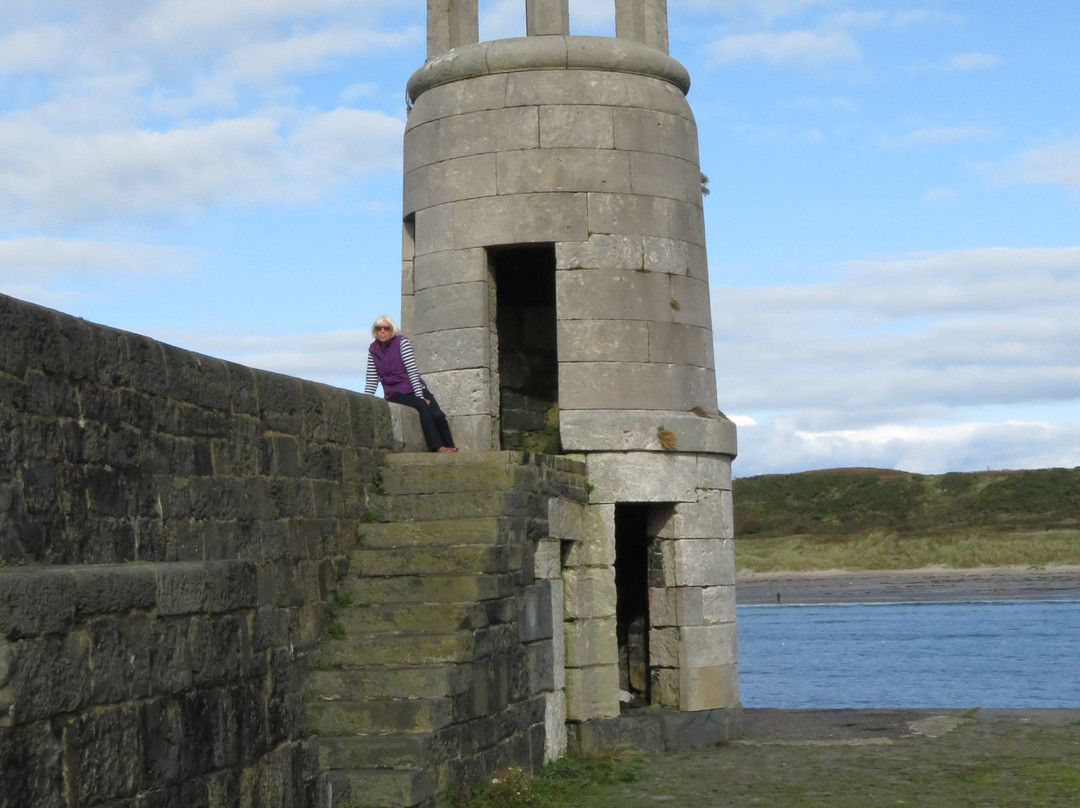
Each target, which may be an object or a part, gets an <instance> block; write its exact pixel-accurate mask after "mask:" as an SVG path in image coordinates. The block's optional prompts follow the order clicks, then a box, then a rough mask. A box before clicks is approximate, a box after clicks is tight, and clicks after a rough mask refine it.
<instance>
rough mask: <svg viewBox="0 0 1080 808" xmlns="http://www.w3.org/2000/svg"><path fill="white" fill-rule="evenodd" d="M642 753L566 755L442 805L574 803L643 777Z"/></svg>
mask: <svg viewBox="0 0 1080 808" xmlns="http://www.w3.org/2000/svg"><path fill="white" fill-rule="evenodd" d="M642 760H643V758H642V755H641V753H640V752H637V751H631V750H627V751H619V752H609V753H607V754H598V755H590V756H587V757H566V758H561V759H559V760H554V761H552V762H550V763H548V764H546V765H545V766H544V768H543V770H542V771H541V772H540V773H539V774H537V775H532V774H529V773H528V772H526V771H523V770H522V769H521V768H519V767H516V766H515V767H511V768H510V769H508V770H507V771H505V772H502V773H500V774H499V775H497V776H495V777H493V778H491V780H490V781H489V782H486V783H482V784H480V785H479V786H477V787H476V788H474V789H472V791H471V792H469V793H468V794H466V795H459V796H457V797H450V798H448V799H446V800H444V801H443V802H442V803H441V808H548V807H549V806H551V807H552V808H554V806H569V805H574V804H575V803H576V801H577V800H580V799H583V798H585V797H587V796H588V795H589V794H591V793H595V792H597V791H598V790H603V789H605V788H608V787H611V786H613V785H616V784H620V783H633V782H635V781H636V780H637V779H638V777H639V776H640V774H639V772H640V769H641V765H642Z"/></svg>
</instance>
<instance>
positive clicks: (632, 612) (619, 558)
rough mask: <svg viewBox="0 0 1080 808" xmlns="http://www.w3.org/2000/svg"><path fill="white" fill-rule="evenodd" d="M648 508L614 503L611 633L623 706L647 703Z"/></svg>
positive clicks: (639, 504) (646, 506)
mask: <svg viewBox="0 0 1080 808" xmlns="http://www.w3.org/2000/svg"><path fill="white" fill-rule="evenodd" d="M649 509H650V506H649V505H647V504H643V503H637V502H618V503H616V504H615V633H616V636H617V638H618V641H619V689H620V690H624V691H626V692H627V693H629V694H630V701H629V702H625V701H624V702H623V704H624V705H625V706H630V707H641V706H645V705H647V704H649V542H650V536H649V529H648V524H649Z"/></svg>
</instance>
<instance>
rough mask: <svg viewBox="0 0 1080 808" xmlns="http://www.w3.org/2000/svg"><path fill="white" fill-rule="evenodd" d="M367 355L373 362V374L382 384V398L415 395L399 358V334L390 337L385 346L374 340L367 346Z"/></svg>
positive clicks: (402, 362) (403, 363) (403, 364)
mask: <svg viewBox="0 0 1080 808" xmlns="http://www.w3.org/2000/svg"><path fill="white" fill-rule="evenodd" d="M368 353H369V354H371V358H372V359H374V360H375V372H376V373H378V374H379V381H380V382H381V383H382V389H383V398H390V396H396V395H400V394H406V395H415V391H414V390H413V388H412V382H411V381H409V373H408V371H407V370H405V362H404V360H403V359H402V358H401V334H397V335H395V336H393V337H391V338H390V339H389V340H388V341H387V342H386V343H385V344H384V343H381V342H379V341H378V340H375V341H374V342H373V343H371V345H370V346H368Z"/></svg>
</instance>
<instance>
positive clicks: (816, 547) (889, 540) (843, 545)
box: [735, 530, 1080, 572]
mask: <svg viewBox="0 0 1080 808" xmlns="http://www.w3.org/2000/svg"><path fill="white" fill-rule="evenodd" d="M1053 564H1080V530H1043V531H1022V532H1015V533H1000V532H989V533H982V532H978V531H964V532H954V533H945V534H941V535H901V534H896V533H884V532H880V531H871V532H868V533H866V534H856V535H851V534H847V535H833V536H829V535H798V536H777V537H749V538H745V537H744V538H738V539H736V540H735V566H736V569H738V570H739V571H740V572H779V571H794V572H799V571H806V570H827V569H847V570H897V569H917V568H919V567H933V566H943V567H956V568H970V567H987V566H1011V565H1020V566H1038V567H1043V566H1047V565H1053Z"/></svg>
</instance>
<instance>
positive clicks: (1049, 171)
mask: <svg viewBox="0 0 1080 808" xmlns="http://www.w3.org/2000/svg"><path fill="white" fill-rule="evenodd" d="M980 172H981V173H982V175H983V176H984V177H986V178H987V179H988V180H989V181H990V182H993V183H996V184H1001V185H1014V184H1020V185H1063V186H1065V187H1066V188H1080V137H1074V138H1067V139H1063V140H1058V141H1057V142H1054V143H1048V144H1046V145H1044V146H1034V147H1032V148H1030V149H1026V150H1024V151H1022V152H1020V154H1018V155H1016V156H1015V157H1013V158H1011V159H1009V160H1006V161H1004V162H1001V163H997V164H991V163H987V164H983V165H982V166H980Z"/></svg>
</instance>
